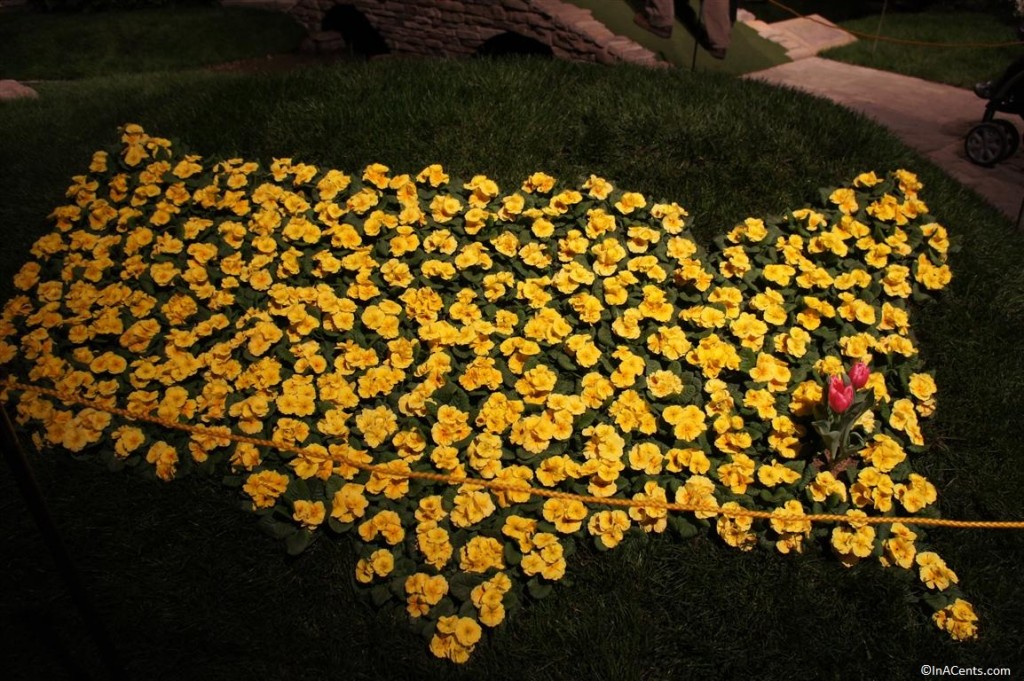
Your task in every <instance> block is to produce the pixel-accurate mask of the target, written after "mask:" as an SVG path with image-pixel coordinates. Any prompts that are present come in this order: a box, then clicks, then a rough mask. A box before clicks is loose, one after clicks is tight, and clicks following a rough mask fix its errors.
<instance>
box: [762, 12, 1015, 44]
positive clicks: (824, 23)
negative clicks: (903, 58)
mask: <svg viewBox="0 0 1024 681" xmlns="http://www.w3.org/2000/svg"><path fill="white" fill-rule="evenodd" d="M768 3H769V4H771V5H775V6H776V7H778V8H779V9H781V10H784V11H786V12H789V13H790V14H792V15H793V16H795V17H799V18H801V19H807V20H808V21H811V22H813V23H815V24H819V25H821V26H827V27H828V28H836V29H839V30H840V31H843V32H844V33H849V34H850V35H852V36H856V37H857V38H862V39H864V40H880V41H882V42H885V43H894V44H897V45H917V46H921V47H944V48H949V47H969V48H988V47H1013V46H1014V45H1024V42H1021V41H1019V40H1010V41H1005V42H999V43H943V42H929V41H926V40H910V39H908V38H890V37H889V36H884V35H876V34H872V33H863V32H861V31H854V30H851V29H848V28H843V27H842V26H837V25H835V24H832V23H829V22H827V21H821V20H819V19H815V18H813V17H809V16H806V15H804V14H800V12H798V11H796V10H795V9H793V8H792V7H787V6H786V5H783V4H782V3H781V2H778V1H777V0H768Z"/></svg>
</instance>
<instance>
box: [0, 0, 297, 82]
mask: <svg viewBox="0 0 1024 681" xmlns="http://www.w3.org/2000/svg"><path fill="white" fill-rule="evenodd" d="M304 35H305V30H304V29H303V28H302V27H301V26H300V25H299V24H298V23H297V22H295V21H293V20H291V19H289V18H287V17H285V16H284V15H282V14H280V13H278V12H267V11H263V10H253V9H246V8H239V7H219V6H215V7H189V6H181V7H176V6H169V7H161V8H152V9H138V10H134V11H131V12H95V13H81V12H76V13H52V14H43V13H37V12H32V11H30V10H16V11H15V10H11V11H6V12H3V13H0V78H15V79H18V80H32V79H71V78H89V77H93V76H98V75H111V74H116V73H145V72H149V71H165V70H174V69H182V68H194V67H196V66H201V65H205V64H216V63H220V62H227V61H233V60H236V59H245V58H249V57H262V56H264V55H268V54H280V53H286V52H292V51H294V50H295V49H296V48H297V47H298V45H299V41H301V39H302V37H303V36H304Z"/></svg>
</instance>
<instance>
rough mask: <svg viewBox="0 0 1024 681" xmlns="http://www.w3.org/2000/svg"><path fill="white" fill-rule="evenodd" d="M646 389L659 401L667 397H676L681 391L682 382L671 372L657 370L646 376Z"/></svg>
mask: <svg viewBox="0 0 1024 681" xmlns="http://www.w3.org/2000/svg"><path fill="white" fill-rule="evenodd" d="M647 389H648V390H649V391H650V393H651V395H653V396H654V397H656V398H658V399H661V398H663V397H668V396H669V395H678V394H679V393H681V392H682V391H683V381H682V379H680V378H679V376H677V375H676V374H674V373H672V372H671V371H666V370H664V369H659V370H658V371H655V372H652V373H651V374H648V376H647Z"/></svg>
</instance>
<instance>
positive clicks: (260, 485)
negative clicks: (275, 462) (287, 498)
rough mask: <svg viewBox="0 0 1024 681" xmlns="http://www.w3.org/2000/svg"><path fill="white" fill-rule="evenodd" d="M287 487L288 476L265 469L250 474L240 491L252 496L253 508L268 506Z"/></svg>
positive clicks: (271, 504)
mask: <svg viewBox="0 0 1024 681" xmlns="http://www.w3.org/2000/svg"><path fill="white" fill-rule="evenodd" d="M287 488H288V477H287V476H285V475H282V474H281V473H278V472H277V471H272V470H266V471H260V472H258V473H253V474H252V475H250V476H249V477H248V478H247V479H246V482H245V485H244V486H243V487H242V491H244V492H245V493H246V494H248V495H249V497H250V498H252V507H253V510H255V509H257V508H270V507H271V506H273V505H274V503H275V502H276V501H277V498H278V497H279V496H281V495H282V494H284V491H285V490H286V489H287Z"/></svg>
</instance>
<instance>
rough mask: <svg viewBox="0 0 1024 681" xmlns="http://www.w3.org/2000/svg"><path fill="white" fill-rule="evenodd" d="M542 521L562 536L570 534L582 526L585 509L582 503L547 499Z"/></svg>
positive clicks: (585, 514) (585, 517)
mask: <svg viewBox="0 0 1024 681" xmlns="http://www.w3.org/2000/svg"><path fill="white" fill-rule="evenodd" d="M543 514H544V519H545V520H547V521H548V522H549V523H552V524H553V525H554V526H555V530H557V531H558V532H561V533H562V534H572V533H573V532H576V531H577V530H579V529H580V527H582V526H583V521H584V520H586V519H587V507H586V506H584V505H583V502H581V501H577V500H575V499H572V500H564V499H548V500H547V501H545V502H544V507H543Z"/></svg>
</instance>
